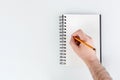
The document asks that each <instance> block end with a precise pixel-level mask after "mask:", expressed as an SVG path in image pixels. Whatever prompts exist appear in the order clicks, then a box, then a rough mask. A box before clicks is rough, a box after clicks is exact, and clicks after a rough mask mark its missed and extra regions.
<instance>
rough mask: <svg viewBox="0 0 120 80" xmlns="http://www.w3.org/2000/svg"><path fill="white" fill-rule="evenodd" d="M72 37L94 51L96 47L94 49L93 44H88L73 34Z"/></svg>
mask: <svg viewBox="0 0 120 80" xmlns="http://www.w3.org/2000/svg"><path fill="white" fill-rule="evenodd" d="M73 38H74V39H75V40H77V41H78V42H80V43H82V44H84V45H85V46H87V47H89V48H91V49H93V50H94V51H96V49H95V48H94V47H93V46H91V45H90V44H88V43H86V42H84V41H83V40H81V39H79V38H77V37H75V36H74V37H73Z"/></svg>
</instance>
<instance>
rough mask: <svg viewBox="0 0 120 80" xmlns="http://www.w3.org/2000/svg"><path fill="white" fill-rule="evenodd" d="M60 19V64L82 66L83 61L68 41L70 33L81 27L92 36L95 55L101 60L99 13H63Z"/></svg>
mask: <svg viewBox="0 0 120 80" xmlns="http://www.w3.org/2000/svg"><path fill="white" fill-rule="evenodd" d="M59 21H60V29H59V30H60V65H66V66H80V67H81V66H82V65H83V64H84V63H83V61H82V60H81V59H80V58H79V57H78V56H77V55H76V53H75V52H74V51H73V50H72V48H71V46H70V44H69V42H70V38H71V34H73V33H74V32H75V31H76V30H78V29H82V30H83V31H84V32H85V33H86V34H87V35H89V36H90V37H92V39H93V40H94V45H95V48H96V55H97V57H98V59H99V60H100V61H101V15H100V14H63V15H61V16H60V18H59Z"/></svg>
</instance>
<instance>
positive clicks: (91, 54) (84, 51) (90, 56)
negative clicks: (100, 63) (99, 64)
mask: <svg viewBox="0 0 120 80" xmlns="http://www.w3.org/2000/svg"><path fill="white" fill-rule="evenodd" d="M74 36H77V37H79V38H80V39H81V40H83V41H84V42H86V43H88V44H90V45H91V46H93V47H94V45H93V40H92V38H91V37H90V36H88V35H86V34H85V33H84V32H83V31H82V30H81V29H80V30H77V31H76V32H74V33H73V34H72V36H71V40H70V45H71V46H72V48H73V50H74V51H75V52H76V53H77V55H78V56H79V57H81V58H82V59H83V61H85V62H87V61H90V60H96V59H97V57H96V54H95V51H94V50H93V49H91V48H89V47H87V46H86V45H84V44H82V43H79V42H77V41H76V40H74V38H73V37H74Z"/></svg>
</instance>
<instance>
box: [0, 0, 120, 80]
mask: <svg viewBox="0 0 120 80" xmlns="http://www.w3.org/2000/svg"><path fill="white" fill-rule="evenodd" d="M119 3H120V2H119V0H1V1H0V80H54V75H55V74H56V70H57V68H56V66H58V65H57V63H58V60H57V59H58V58H59V48H58V47H59V36H58V35H59V33H58V31H59V30H58V28H59V27H58V16H59V15H60V14H62V13H101V14H102V42H103V43H102V50H103V51H102V52H103V65H104V66H105V68H106V69H107V70H108V72H109V73H110V75H111V76H112V78H113V79H114V80H120V76H119V75H120V63H119V60H120V49H119V48H120V36H119V34H120V30H119V29H120V28H119V27H120V9H119V7H120V5H119Z"/></svg>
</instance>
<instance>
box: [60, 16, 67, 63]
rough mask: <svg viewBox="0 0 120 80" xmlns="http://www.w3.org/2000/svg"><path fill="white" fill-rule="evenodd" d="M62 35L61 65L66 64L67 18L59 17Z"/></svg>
mask: <svg viewBox="0 0 120 80" xmlns="http://www.w3.org/2000/svg"><path fill="white" fill-rule="evenodd" d="M59 25H60V26H59V27H60V28H59V31H60V32H59V33H60V64H61V65H65V64H66V16H64V15H62V16H60V17H59Z"/></svg>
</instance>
